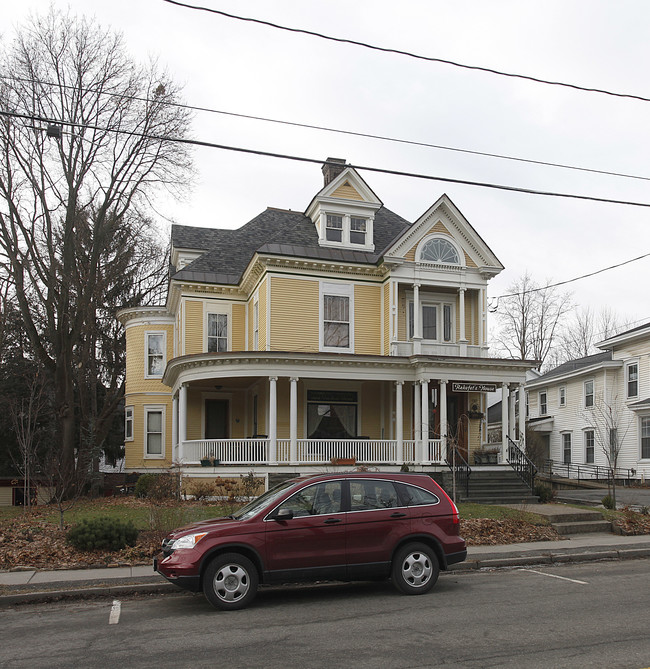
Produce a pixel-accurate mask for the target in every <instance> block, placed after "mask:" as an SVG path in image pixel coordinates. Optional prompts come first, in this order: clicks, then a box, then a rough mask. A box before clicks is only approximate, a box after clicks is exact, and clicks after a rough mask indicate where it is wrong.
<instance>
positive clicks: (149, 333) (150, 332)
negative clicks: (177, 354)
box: [144, 330, 167, 379]
mask: <svg viewBox="0 0 650 669" xmlns="http://www.w3.org/2000/svg"><path fill="white" fill-rule="evenodd" d="M152 335H162V338H163V345H162V350H163V371H162V372H161V373H160V374H149V337H150V336H152ZM166 363H167V332H166V331H165V330H147V331H146V332H145V333H144V378H145V379H162V377H163V375H164V374H165V365H166Z"/></svg>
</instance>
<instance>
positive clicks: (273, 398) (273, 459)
mask: <svg viewBox="0 0 650 669" xmlns="http://www.w3.org/2000/svg"><path fill="white" fill-rule="evenodd" d="M277 382H278V377H277V376H269V454H268V458H269V464H270V465H277V464H278V432H277V429H278V388H277Z"/></svg>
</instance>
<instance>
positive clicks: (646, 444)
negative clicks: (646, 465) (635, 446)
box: [641, 416, 650, 460]
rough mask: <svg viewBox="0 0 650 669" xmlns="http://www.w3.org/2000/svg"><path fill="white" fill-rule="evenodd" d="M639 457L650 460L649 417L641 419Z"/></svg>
mask: <svg viewBox="0 0 650 669" xmlns="http://www.w3.org/2000/svg"><path fill="white" fill-rule="evenodd" d="M641 457H642V458H643V459H644V460H650V416H643V417H642V418H641Z"/></svg>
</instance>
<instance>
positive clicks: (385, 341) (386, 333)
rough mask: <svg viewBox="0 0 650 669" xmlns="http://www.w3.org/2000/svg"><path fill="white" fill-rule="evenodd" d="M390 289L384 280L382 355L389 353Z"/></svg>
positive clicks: (389, 285)
mask: <svg viewBox="0 0 650 669" xmlns="http://www.w3.org/2000/svg"><path fill="white" fill-rule="evenodd" d="M390 289H391V284H390V283H389V282H386V283H385V284H384V286H383V290H384V304H383V309H384V336H383V351H382V355H389V353H390V335H391V322H390Z"/></svg>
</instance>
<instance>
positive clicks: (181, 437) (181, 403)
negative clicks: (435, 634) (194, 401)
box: [178, 384, 187, 460]
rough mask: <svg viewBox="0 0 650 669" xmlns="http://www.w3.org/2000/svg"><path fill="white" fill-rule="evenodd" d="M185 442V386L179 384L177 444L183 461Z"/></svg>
mask: <svg viewBox="0 0 650 669" xmlns="http://www.w3.org/2000/svg"><path fill="white" fill-rule="evenodd" d="M186 440H187V386H186V385H185V384H181V387H180V388H179V389H178V443H179V449H178V453H179V458H180V459H181V460H182V459H183V455H184V453H183V446H184V444H185V441H186Z"/></svg>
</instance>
